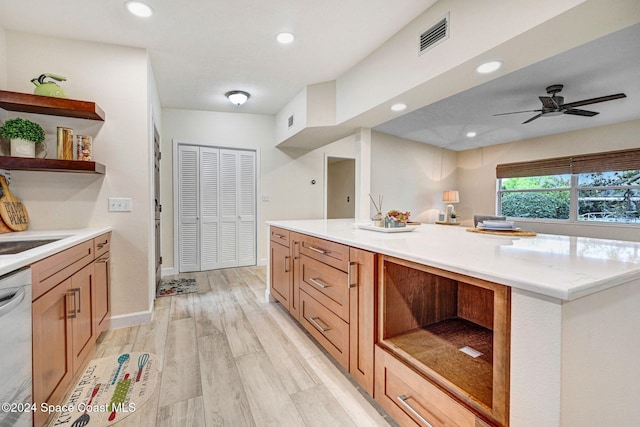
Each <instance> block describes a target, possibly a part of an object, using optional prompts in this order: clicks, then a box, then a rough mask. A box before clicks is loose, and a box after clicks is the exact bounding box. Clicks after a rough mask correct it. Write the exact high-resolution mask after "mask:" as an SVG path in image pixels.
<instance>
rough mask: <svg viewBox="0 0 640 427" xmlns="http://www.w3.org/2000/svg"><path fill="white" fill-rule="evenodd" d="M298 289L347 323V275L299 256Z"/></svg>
mask: <svg viewBox="0 0 640 427" xmlns="http://www.w3.org/2000/svg"><path fill="white" fill-rule="evenodd" d="M300 268H301V272H300V279H301V280H300V289H303V290H304V291H305V292H306V293H307V294H309V295H311V296H312V297H313V298H315V299H316V300H317V301H318V302H319V303H321V304H322V305H324V306H325V307H327V308H328V309H329V310H331V311H332V312H333V313H335V314H337V315H338V316H340V317H341V318H342V320H344V321H345V322H347V323H348V322H349V285H348V283H349V282H348V278H347V273H345V272H344V271H341V270H338V269H336V268H333V267H331V266H329V265H327V264H323V263H321V262H320V261H316V260H315V259H313V258H309V257H308V256H305V255H301V256H300Z"/></svg>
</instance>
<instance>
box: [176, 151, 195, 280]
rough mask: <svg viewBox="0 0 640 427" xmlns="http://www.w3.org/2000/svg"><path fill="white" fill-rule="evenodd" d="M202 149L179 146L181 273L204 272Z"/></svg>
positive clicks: (179, 252) (179, 251)
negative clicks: (201, 215)
mask: <svg viewBox="0 0 640 427" xmlns="http://www.w3.org/2000/svg"><path fill="white" fill-rule="evenodd" d="M199 157H200V156H199V149H198V147H192V146H184V145H181V146H179V147H178V180H179V183H178V215H179V230H178V239H179V245H180V246H179V250H178V255H179V259H180V263H179V265H180V271H181V272H186V271H200V221H199V215H200V213H199V210H200V207H199V206H198V192H199V189H198V184H199V179H198V166H199Z"/></svg>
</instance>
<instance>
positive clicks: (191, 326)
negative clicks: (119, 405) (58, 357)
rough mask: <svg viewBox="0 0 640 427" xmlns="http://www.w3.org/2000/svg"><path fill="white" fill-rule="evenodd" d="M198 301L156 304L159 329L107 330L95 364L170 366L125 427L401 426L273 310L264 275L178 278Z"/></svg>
mask: <svg viewBox="0 0 640 427" xmlns="http://www.w3.org/2000/svg"><path fill="white" fill-rule="evenodd" d="M178 277H193V278H195V279H196V280H197V282H198V293H197V294H195V293H194V294H188V295H179V296H172V297H162V298H158V299H157V300H156V303H155V309H154V313H153V321H152V322H151V323H149V324H146V325H141V326H136V327H130V328H123V329H116V330H110V331H108V332H107V333H105V334H103V336H102V337H101V340H100V343H99V344H98V348H97V352H96V356H95V357H96V358H99V357H104V356H108V355H112V354H117V353H119V352H126V351H148V352H151V353H154V354H156V355H158V356H159V357H160V358H161V359H162V361H163V368H162V372H161V380H160V384H159V385H158V387H156V390H155V392H154V394H153V396H152V397H151V400H150V401H149V402H147V403H146V404H145V405H143V406H142V407H141V408H139V410H138V411H136V412H135V413H133V414H131V415H130V416H128V417H127V418H124V419H123V420H122V421H121V422H119V423H118V424H117V425H118V427H138V426H149V427H153V426H190V427H191V426H203V427H205V426H206V427H223V426H226V427H240V426H278V427H281V426H293V427H299V426H309V427H315V426H322V427H329V426H330V427H339V426H349V427H353V426H362V427H365V426H366V427H371V426H384V427H388V426H390V425H391V426H396V424H395V422H394V421H393V420H392V419H391V418H390V417H389V416H388V415H386V413H384V411H383V410H382V409H380V407H379V406H378V405H377V404H376V403H375V402H373V401H372V400H371V399H370V398H369V397H368V396H366V395H365V394H364V393H363V392H362V391H361V390H360V389H359V388H357V386H356V384H355V383H353V382H352V381H351V380H350V379H349V378H348V377H347V376H346V375H345V373H344V370H342V368H340V367H339V366H337V365H336V364H335V363H334V362H332V360H331V359H330V357H329V356H328V355H327V354H326V353H325V352H324V350H323V349H322V348H321V347H319V346H318V345H317V344H316V343H315V342H314V341H313V339H312V338H311V337H310V336H309V335H308V334H306V333H305V332H304V330H302V329H301V328H300V327H299V325H298V324H297V323H296V322H295V320H294V319H293V318H291V317H290V316H289V314H288V313H287V312H286V311H285V310H284V309H283V308H282V307H281V306H280V304H277V303H266V302H265V301H264V291H265V286H266V268H265V267H245V268H234V269H225V270H213V271H208V272H202V273H189V274H181V275H180V276H178Z"/></svg>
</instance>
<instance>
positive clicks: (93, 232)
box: [0, 227, 111, 276]
mask: <svg viewBox="0 0 640 427" xmlns="http://www.w3.org/2000/svg"><path fill="white" fill-rule="evenodd" d="M109 231H111V227H95V228H82V229H76V230H48V231H32V230H28V231H18V232H14V233H4V234H0V244H1V243H2V242H15V241H18V240H52V239H59V240H57V241H55V242H52V243H47V244H45V245H42V246H38V247H36V248H33V249H29V250H27V251H24V252H21V253H19V254H14V255H0V276H1V275H4V274H7V273H11V272H12V271H15V270H18V269H20V268H22V267H25V266H28V265H31V264H33V263H34V262H36V261H39V260H41V259H44V258H46V257H48V256H51V255H53V254H56V253H58V252H60V251H63V250H65V249H68V248H70V247H72V246H75V245H77V244H79V243H82V242H86V241H87V240H90V239H93V238H94V237H98V236H100V235H101V234H104V233H107V232H109Z"/></svg>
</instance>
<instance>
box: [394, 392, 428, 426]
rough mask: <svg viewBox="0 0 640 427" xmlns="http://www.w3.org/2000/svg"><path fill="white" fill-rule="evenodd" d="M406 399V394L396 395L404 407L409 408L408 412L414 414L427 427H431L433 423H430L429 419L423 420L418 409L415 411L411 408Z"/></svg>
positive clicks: (407, 397)
mask: <svg viewBox="0 0 640 427" xmlns="http://www.w3.org/2000/svg"><path fill="white" fill-rule="evenodd" d="M407 399H409V396H407V395H404V394H401V395H400V396H398V400H399V401H400V403H402V405H403V406H404V407H405V408H407V409H408V410H409V412H411V413H412V414H413V415H415V416H416V418H418V419H419V420H420V421H421V422H422V423H423V424H424V425H426V426H427V427H433V425H431V423H430V422H429V421H427V420H425V419H424V417H423V416H422V415H420V414H419V413H418V411H416V410H415V409H413V408H412V407H411V405H409V402H407Z"/></svg>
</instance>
